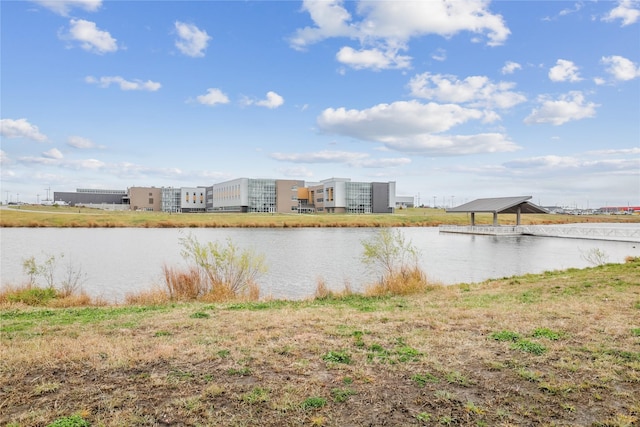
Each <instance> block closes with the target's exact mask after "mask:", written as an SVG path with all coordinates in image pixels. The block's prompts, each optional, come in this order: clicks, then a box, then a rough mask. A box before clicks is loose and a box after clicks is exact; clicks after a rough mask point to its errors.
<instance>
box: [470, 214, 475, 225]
mask: <svg viewBox="0 0 640 427" xmlns="http://www.w3.org/2000/svg"><path fill="white" fill-rule="evenodd" d="M475 225H476V213H475V212H471V226H472V227H473V226H475Z"/></svg>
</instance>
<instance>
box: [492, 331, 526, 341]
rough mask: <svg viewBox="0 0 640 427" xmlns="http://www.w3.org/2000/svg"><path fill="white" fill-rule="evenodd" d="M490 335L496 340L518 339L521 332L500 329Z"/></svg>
mask: <svg viewBox="0 0 640 427" xmlns="http://www.w3.org/2000/svg"><path fill="white" fill-rule="evenodd" d="M490 337H491V338H492V339H494V340H496V341H518V340H519V339H520V334H518V333H517V332H511V331H500V332H494V333H492V334H491V335H490Z"/></svg>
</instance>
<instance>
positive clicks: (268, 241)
mask: <svg viewBox="0 0 640 427" xmlns="http://www.w3.org/2000/svg"><path fill="white" fill-rule="evenodd" d="M0 232H1V233H2V234H1V249H2V251H1V252H2V253H1V258H0V260H1V264H0V266H1V267H2V270H1V278H2V284H11V283H21V282H23V281H25V280H26V276H25V275H24V273H23V271H22V262H23V260H24V259H26V258H28V257H30V256H35V257H36V258H37V259H40V260H44V259H45V257H46V256H47V255H58V254H60V253H64V255H65V256H64V259H63V262H64V263H66V262H72V263H73V265H75V266H79V267H81V268H82V270H83V272H85V273H86V277H87V280H86V282H85V284H84V286H83V288H84V290H85V291H87V292H88V293H89V294H91V295H92V296H101V297H103V298H106V299H108V300H110V301H122V299H123V298H124V296H125V295H126V293H128V292H133V291H140V290H144V289H148V288H150V287H152V286H154V285H157V284H159V283H160V273H161V268H162V265H163V264H164V263H166V264H167V265H170V266H181V265H184V264H185V261H184V260H183V258H182V257H181V255H180V250H181V246H180V244H179V239H180V238H181V237H185V235H186V233H193V235H194V236H195V237H196V238H197V239H198V240H199V241H200V242H206V241H214V240H218V241H224V240H225V239H227V238H229V239H231V240H232V241H233V242H234V243H235V244H236V245H237V246H238V247H240V248H251V249H253V250H254V251H255V252H257V253H261V254H264V255H265V258H266V259H265V261H266V263H267V265H268V266H269V271H268V273H267V274H266V275H264V276H262V277H261V279H260V286H261V290H262V295H263V296H266V295H271V296H273V297H275V298H291V299H298V298H305V297H308V296H311V295H313V293H314V291H315V288H316V284H317V282H318V280H324V281H325V282H326V283H327V285H328V286H329V288H332V289H335V290H340V289H342V288H343V287H344V286H345V284H348V285H349V286H350V287H351V288H352V289H353V290H355V291H361V290H362V289H363V288H364V286H365V285H366V284H367V283H370V282H371V281H372V280H374V278H375V276H376V274H375V272H372V271H369V270H368V269H367V268H366V267H365V266H364V265H363V264H362V262H361V257H362V240H364V239H368V238H370V237H372V236H373V235H374V234H375V233H377V232H378V229H375V228H293V229H245V228H237V229H222V228H220V229H215V228H214V229H185V230H178V229H139V228H133V229H131V228H130V229H62V228H45V229H30V228H15V229H12V228H5V229H2V230H0ZM402 232H403V233H404V234H405V237H406V238H407V239H408V240H411V241H412V243H413V244H414V246H416V247H417V248H418V249H419V251H420V253H421V256H420V264H421V266H422V268H423V269H424V270H425V271H426V272H427V275H428V277H429V278H430V279H431V280H434V281H438V282H441V283H444V284H453V283H462V282H478V281H482V280H486V279H489V278H499V277H506V276H512V275H519V274H525V273H538V272H543V271H545V270H556V269H565V268H569V267H578V268H581V267H585V266H588V265H589V264H588V262H587V261H586V260H585V259H583V256H582V255H583V254H584V253H585V252H586V251H589V250H592V249H594V248H597V249H599V250H601V251H603V252H605V253H606V254H607V255H608V257H609V261H610V262H623V260H624V257H625V256H629V255H631V256H640V249H638V246H640V245H638V244H637V243H624V242H607V241H595V240H576V239H558V238H548V237H532V236H499V237H497V236H474V235H463V234H447V233H442V234H440V233H439V232H438V229H437V228H403V229H402Z"/></svg>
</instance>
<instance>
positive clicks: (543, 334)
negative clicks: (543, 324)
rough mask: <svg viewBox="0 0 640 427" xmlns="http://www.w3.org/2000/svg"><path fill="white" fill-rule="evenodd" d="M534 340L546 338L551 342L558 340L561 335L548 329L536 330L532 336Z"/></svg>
mask: <svg viewBox="0 0 640 427" xmlns="http://www.w3.org/2000/svg"><path fill="white" fill-rule="evenodd" d="M532 335H533V336H534V337H535V338H547V339H550V340H552V341H556V340H559V339H560V337H561V336H562V334H561V333H560V332H555V331H552V330H551V329H548V328H538V329H536V330H534V331H533V334H532Z"/></svg>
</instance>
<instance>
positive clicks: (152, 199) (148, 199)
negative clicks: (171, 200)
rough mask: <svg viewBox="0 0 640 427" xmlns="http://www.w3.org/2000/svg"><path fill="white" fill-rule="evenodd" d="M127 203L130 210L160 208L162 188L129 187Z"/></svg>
mask: <svg viewBox="0 0 640 427" xmlns="http://www.w3.org/2000/svg"><path fill="white" fill-rule="evenodd" d="M128 193H129V205H130V206H131V210H132V211H154V212H159V211H161V210H162V189H160V188H156V187H130V188H129V190H128Z"/></svg>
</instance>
